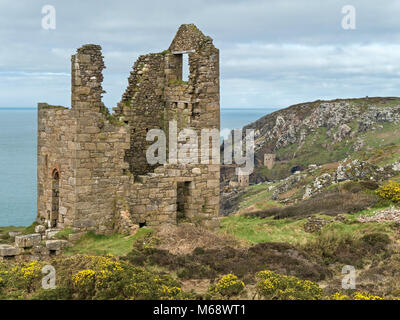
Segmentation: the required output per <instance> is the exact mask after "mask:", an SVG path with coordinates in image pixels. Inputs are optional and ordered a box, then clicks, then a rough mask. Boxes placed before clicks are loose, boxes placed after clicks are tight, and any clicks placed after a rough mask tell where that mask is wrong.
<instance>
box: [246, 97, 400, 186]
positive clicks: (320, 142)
mask: <svg viewBox="0 0 400 320" xmlns="http://www.w3.org/2000/svg"><path fill="white" fill-rule="evenodd" d="M399 120H400V98H396V97H386V98H380V97H375V98H368V97H367V98H360V99H337V100H332V101H321V100H317V101H314V102H307V103H301V104H297V105H293V106H291V107H288V108H286V109H282V110H278V111H276V112H274V113H271V114H268V115H266V116H264V117H262V118H261V119H259V120H257V121H255V122H253V123H251V124H249V125H247V126H245V127H244V128H243V129H244V130H245V129H249V128H251V129H254V130H255V159H256V163H255V165H256V170H255V173H254V174H253V175H252V177H251V181H252V182H261V181H271V180H280V179H283V178H285V177H288V176H289V175H291V174H292V173H293V172H295V171H302V170H304V169H306V168H307V167H308V166H309V165H312V164H316V165H323V164H327V163H335V162H337V161H340V160H343V159H345V158H346V157H348V156H352V157H354V158H357V159H360V160H369V161H372V163H374V164H377V165H382V164H387V163H390V162H391V161H392V162H394V161H395V160H396V157H397V156H398V155H400V131H399V130H398V129H399ZM264 154H274V155H275V159H276V160H275V164H274V166H273V168H272V169H271V170H270V169H268V168H267V167H266V166H264Z"/></svg>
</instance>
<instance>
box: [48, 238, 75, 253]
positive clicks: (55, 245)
mask: <svg viewBox="0 0 400 320" xmlns="http://www.w3.org/2000/svg"><path fill="white" fill-rule="evenodd" d="M68 246H69V242H68V241H67V240H46V248H47V249H49V250H51V251H58V250H62V249H64V248H66V247H68Z"/></svg>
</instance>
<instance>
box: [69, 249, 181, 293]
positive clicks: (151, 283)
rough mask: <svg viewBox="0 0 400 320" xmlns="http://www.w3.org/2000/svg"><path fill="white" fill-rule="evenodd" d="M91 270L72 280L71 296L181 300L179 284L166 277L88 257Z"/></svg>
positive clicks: (76, 275) (115, 262)
mask: <svg viewBox="0 0 400 320" xmlns="http://www.w3.org/2000/svg"><path fill="white" fill-rule="evenodd" d="M89 259H91V260H92V263H91V264H89V266H90V268H88V269H84V270H81V271H79V272H77V273H75V274H74V275H73V276H72V282H73V285H74V292H75V294H76V296H77V297H78V298H80V299H135V300H136V299H160V300H163V299H165V300H172V299H184V298H187V297H188V295H187V294H185V293H183V292H182V289H181V288H180V284H179V283H178V282H177V281H176V280H175V279H173V278H172V277H170V276H168V275H158V274H155V273H153V272H150V271H148V270H146V269H145V268H140V267H134V266H132V265H131V264H129V263H128V262H127V261H117V260H116V259H115V258H114V257H113V256H111V255H107V256H105V257H101V256H100V257H93V256H89Z"/></svg>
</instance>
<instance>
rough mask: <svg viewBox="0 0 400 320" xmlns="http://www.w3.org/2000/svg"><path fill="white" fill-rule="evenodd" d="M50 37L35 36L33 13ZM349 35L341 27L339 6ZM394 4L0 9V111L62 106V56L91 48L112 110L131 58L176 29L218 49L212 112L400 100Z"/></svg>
mask: <svg viewBox="0 0 400 320" xmlns="http://www.w3.org/2000/svg"><path fill="white" fill-rule="evenodd" d="M48 4H49V5H53V6H54V8H55V9H56V29H55V30H44V29H43V28H42V17H43V14H42V13H41V11H42V7H43V6H44V5H48ZM344 5H353V6H354V7H355V9H356V29H355V30H345V29H343V28H342V24H341V21H342V18H343V16H344V14H343V13H342V7H343V6H344ZM399 16H400V1H396V0H385V1H376V0H372V1H369V0H360V1H355V0H349V1H341V0H324V1H320V0H292V1H289V0H276V1H275V0H265V1H251V0H245V1H239V0H230V1H228V0H203V1H191V0H186V1H174V0H160V1H154V0H141V1H123V0H114V1H104V0H103V1H101V0H100V1H99V0H96V1H94V0H85V1H77V0H68V1H65V0H64V1H61V0H59V1H50V0H47V1H38V0H35V1H34V0H29V1H28V0H18V1H16V0H0V107H36V104H37V102H48V103H51V104H58V105H64V106H69V105H70V56H71V55H72V54H73V53H74V52H75V50H76V48H78V47H80V46H81V45H82V44H85V43H95V44H100V45H101V46H102V47H103V55H104V57H105V63H106V66H107V69H106V70H105V71H104V76H105V79H104V83H103V87H104V89H105V90H106V91H107V93H106V94H105V95H104V99H103V100H104V102H105V104H106V105H107V107H109V108H111V107H114V106H115V105H116V104H117V102H118V101H119V99H120V97H121V95H122V93H123V91H124V90H125V88H126V86H127V78H128V76H129V72H130V71H131V68H132V65H133V63H134V61H135V60H136V59H137V57H138V56H139V55H140V54H146V53H149V52H160V51H163V50H164V49H166V48H168V46H169V44H170V42H171V40H172V39H173V37H174V35H175V32H176V30H177V29H178V27H179V25H180V24H182V23H194V24H196V25H197V26H198V27H199V28H200V29H201V30H202V31H203V32H204V33H205V34H206V35H209V36H211V37H212V38H213V39H214V44H215V46H216V47H217V48H219V49H220V59H221V63H220V68H221V107H223V108H234V107H236V108H237V107H242V108H245V107H249V108H250V107H271V108H277V107H286V106H289V105H291V104H294V103H300V102H305V101H313V100H317V99H334V98H347V97H363V96H367V95H368V96H399V95H400V19H399Z"/></svg>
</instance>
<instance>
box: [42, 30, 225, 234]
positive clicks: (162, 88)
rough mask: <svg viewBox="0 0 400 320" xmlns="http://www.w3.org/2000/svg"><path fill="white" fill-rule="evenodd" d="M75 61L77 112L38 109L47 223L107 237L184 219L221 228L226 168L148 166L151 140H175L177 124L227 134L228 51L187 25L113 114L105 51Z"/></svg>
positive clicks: (151, 59) (93, 49)
mask: <svg viewBox="0 0 400 320" xmlns="http://www.w3.org/2000/svg"><path fill="white" fill-rule="evenodd" d="M185 56H186V57H188V62H189V75H188V79H187V81H185V79H183V78H182V74H183V71H182V70H183V64H184V61H185V59H184V57H185ZM71 62H72V71H71V78H72V79H71V83H72V94H71V108H66V107H61V106H51V105H48V104H46V103H39V104H38V154H37V156H38V170H37V176H38V177H37V178H38V206H37V207H38V213H37V220H38V222H39V223H41V224H43V225H45V226H46V227H48V228H54V227H57V228H66V227H69V228H75V229H77V230H94V231H96V232H98V233H111V232H129V230H130V228H132V226H133V225H140V226H144V225H147V226H153V227H157V226H160V225H162V224H176V223H177V221H180V219H182V220H183V221H189V222H195V223H198V224H200V225H204V226H206V227H216V226H217V224H218V220H217V219H216V217H217V216H218V213H219V192H220V191H219V181H220V166H219V164H213V163H209V164H201V162H200V161H199V164H185V165H183V164H163V165H159V164H158V165H150V164H149V163H148V161H147V159H146V150H147V148H148V147H149V146H150V145H151V144H152V143H153V142H149V141H146V135H147V132H148V131H149V130H151V129H162V130H164V131H165V132H168V129H169V128H168V126H169V121H171V120H175V121H176V123H177V126H178V130H181V129H183V128H191V129H194V130H195V131H196V132H199V134H198V136H199V137H200V130H202V129H203V128H209V129H218V130H219V128H220V106H219V100H220V95H219V50H218V49H216V48H215V47H214V45H213V42H212V39H211V38H210V37H207V36H205V35H204V34H203V33H202V32H201V31H200V30H199V29H198V28H197V27H196V26H194V25H192V24H189V25H182V26H181V27H180V28H179V30H178V32H177V34H176V36H175V38H174V39H173V41H172V43H171V45H170V47H169V48H168V50H165V51H163V52H161V53H151V54H146V55H142V56H140V57H139V58H138V60H137V61H136V62H135V64H134V66H133V71H132V72H131V74H130V76H129V79H128V87H127V88H126V90H125V93H124V94H123V96H122V99H121V101H120V102H119V103H118V105H117V106H116V107H115V108H114V112H113V114H110V113H109V111H108V109H107V108H106V107H105V106H104V104H103V103H102V94H103V93H104V91H103V89H102V80H103V75H102V70H103V69H104V68H105V66H104V63H103V56H102V53H101V47H100V46H98V45H92V44H89V45H84V46H82V47H81V48H79V49H78V50H77V53H76V54H75V55H73V56H72V59H71ZM167 137H168V134H167ZM199 157H200V152H199Z"/></svg>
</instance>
